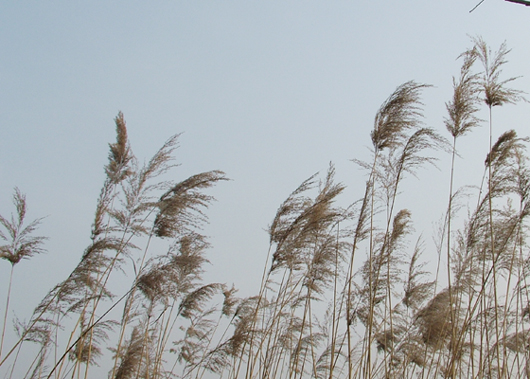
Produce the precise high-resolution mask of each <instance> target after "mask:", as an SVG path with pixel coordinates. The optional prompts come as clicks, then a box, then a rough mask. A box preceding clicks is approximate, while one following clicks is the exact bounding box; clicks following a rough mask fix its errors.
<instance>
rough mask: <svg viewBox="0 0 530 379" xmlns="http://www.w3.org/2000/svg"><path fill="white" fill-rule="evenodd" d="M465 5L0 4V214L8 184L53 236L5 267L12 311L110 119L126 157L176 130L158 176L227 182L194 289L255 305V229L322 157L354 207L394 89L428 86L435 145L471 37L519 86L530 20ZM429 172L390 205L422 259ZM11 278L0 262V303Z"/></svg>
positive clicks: (77, 199) (102, 151)
mask: <svg viewBox="0 0 530 379" xmlns="http://www.w3.org/2000/svg"><path fill="white" fill-rule="evenodd" d="M477 3H478V1H477V0H446V1H424V0H423V1H420V0H402V1H399V2H397V1H382V0H377V1H374V0H356V1H352V0H350V1H343V0H333V1H313V0H310V1H290V0H282V1H274V0H270V1H235V0H234V1H230V0H228V1H203V0H198V1H176V0H174V1H149V2H146V1H134V0H128V1H118V0H116V1H97V0H94V1H90V2H82V1H71V0H69V1H54V0H50V1H40V2H36V1H2V2H1V3H0V86H1V88H2V91H0V178H1V180H0V214H2V215H4V216H9V214H10V213H11V212H13V206H12V201H11V199H12V194H13V189H14V187H18V188H20V190H21V191H22V192H24V193H26V195H27V201H28V208H29V213H28V218H29V219H32V218H37V217H45V219H44V220H43V222H42V226H41V228H40V229H39V231H38V234H39V235H45V236H47V237H48V238H49V239H48V240H47V241H46V245H45V247H46V249H47V253H46V254H43V255H41V256H38V257H35V258H32V259H31V260H29V261H23V262H21V263H20V264H19V265H18V266H17V268H16V272H15V278H14V283H13V286H14V291H15V292H16V293H18V294H19V296H17V297H16V298H15V299H13V302H12V309H13V312H14V313H12V314H11V316H12V315H14V314H16V315H17V316H18V317H20V318H22V319H23V318H28V317H29V316H30V313H31V311H32V309H33V307H34V306H35V305H36V304H37V303H38V301H40V299H41V298H42V297H43V296H44V295H45V294H46V292H47V291H48V290H49V289H50V288H51V287H53V285H54V284H56V283H57V282H59V281H60V280H62V279H64V278H66V277H67V276H68V274H69V273H70V272H71V270H72V269H73V268H74V267H75V265H76V263H77V262H78V261H79V259H80V257H81V254H82V252H83V250H84V248H85V247H86V246H87V245H88V243H89V237H90V227H91V223H92V220H93V214H94V209H95V205H96V199H97V197H98V195H99V191H100V188H101V185H102V184H103V181H104V171H103V166H104V165H105V164H106V162H107V155H108V143H112V142H113V141H114V139H115V125H114V121H113V119H114V117H116V115H117V114H118V112H119V111H121V112H123V114H124V116H125V119H126V121H127V125H128V133H129V137H130V142H131V146H132V148H133V151H134V152H135V154H136V156H137V157H138V158H139V159H140V161H144V160H148V159H149V158H150V157H151V156H152V155H153V154H154V153H155V152H156V150H157V149H158V148H159V147H160V146H161V145H162V144H163V143H164V142H165V141H166V140H167V139H168V138H169V137H170V136H172V135H174V134H177V133H182V134H181V136H180V137H179V144H180V147H179V149H178V150H177V151H176V159H177V162H178V163H179V164H180V166H179V167H178V168H177V169H176V170H175V171H174V176H173V177H172V179H174V180H183V179H185V178H187V177H188V176H190V175H193V174H196V173H199V172H203V171H209V170H214V169H219V170H223V171H224V172H225V173H226V175H227V177H229V178H230V179H231V181H229V182H223V183H219V184H218V185H217V187H216V188H215V189H213V190H211V191H209V194H211V195H213V196H215V197H216V199H217V201H216V202H215V203H213V204H212V206H211V208H210V209H209V210H208V212H207V214H208V216H209V218H210V223H209V224H208V225H207V226H206V227H205V230H204V232H205V233H206V234H208V235H209V236H210V242H211V244H212V248H211V250H210V252H209V255H208V257H209V259H210V261H211V265H210V267H208V273H207V274H206V279H208V280H212V281H219V282H225V283H234V284H235V286H236V287H238V288H240V294H241V295H242V296H249V295H252V294H254V293H256V292H257V291H258V289H259V279H260V275H261V270H262V269H263V265H264V264H265V258H266V254H267V248H268V236H267V233H266V229H267V226H268V225H269V224H270V222H271V221H272V219H273V217H274V214H275V212H276V210H277V208H278V206H279V205H280V203H281V202H282V201H283V200H284V199H285V198H286V197H287V196H288V195H289V193H290V192H291V191H293V190H294V189H295V188H296V187H297V186H298V185H299V184H300V183H301V182H302V181H303V180H305V179H306V178H308V177H309V176H311V175H312V174H314V173H316V172H321V173H325V171H326V170H327V168H328V165H329V163H330V162H333V163H334V164H335V166H336V169H337V180H338V181H340V182H342V183H344V184H345V185H346V186H347V190H346V191H345V194H344V200H343V201H344V202H345V203H352V202H354V201H355V200H357V199H359V198H360V197H362V195H363V190H364V181H365V180H366V177H365V176H364V173H363V172H362V171H361V170H359V168H358V166H356V165H355V164H354V163H353V162H352V161H351V160H352V159H367V158H368V157H369V154H370V150H369V149H370V137H369V135H370V134H369V133H370V130H371V128H372V127H373V118H374V115H375V113H376V111H377V110H378V108H379V106H380V105H381V103H382V102H383V101H384V100H385V99H386V98H387V97H388V96H389V95H390V94H391V93H392V91H393V90H394V89H395V88H396V87H397V86H398V85H400V84H402V83H404V82H406V81H408V80H415V81H417V82H419V83H427V84H430V85H432V87H430V88H428V89H426V90H425V92H424V96H423V102H424V104H425V116H426V118H425V124H426V126H429V127H433V128H435V129H436V130H438V131H439V132H440V133H442V134H444V133H445V134H444V135H446V136H447V133H446V132H445V131H444V124H443V118H444V116H445V102H446V101H448V100H449V99H450V97H451V91H452V76H454V75H457V74H458V72H459V64H460V63H459V61H457V60H456V58H457V57H458V55H459V54H460V53H461V52H463V51H464V50H465V49H466V48H468V47H470V46H471V45H472V42H471V38H473V37H477V36H480V37H482V38H483V39H484V40H485V41H486V42H487V43H488V44H489V45H490V46H491V47H492V48H493V49H494V50H495V49H497V48H498V47H499V46H500V44H501V43H502V42H504V41H506V43H507V44H508V47H509V48H511V49H512V51H511V52H510V54H509V56H508V59H509V64H508V65H507V66H506V68H505V74H506V76H507V77H512V76H521V77H520V78H518V79H517V81H515V82H514V86H515V87H517V88H518V89H521V90H523V91H526V92H530V69H529V67H530V66H529V63H530V44H529V42H528V36H529V35H530V8H527V7H524V6H522V5H518V4H513V3H509V2H506V1H502V0H486V1H484V3H483V4H481V5H480V6H479V7H478V8H477V9H476V10H474V11H473V12H472V13H470V12H469V11H470V10H471V9H472V8H473V7H474V6H475V5H476V4H477ZM482 116H484V117H485V114H482ZM529 116H530V104H521V105H519V106H510V105H508V106H506V107H503V108H502V109H499V110H496V113H495V115H494V117H495V120H496V127H497V129H496V130H495V131H494V134H495V136H498V135H500V134H501V133H502V132H504V131H505V130H507V129H512V128H513V129H516V130H517V131H518V133H519V134H520V135H521V136H527V135H530V128H529V127H528V126H529V123H530V117H529ZM487 146H488V133H487V128H486V127H483V128H481V130H480V131H477V132H474V133H473V135H472V136H467V137H465V138H464V139H463V140H462V149H461V159H460V162H459V166H458V167H459V169H458V170H457V173H456V181H457V184H458V185H459V186H461V185H468V184H473V185H477V180H479V179H480V176H481V174H482V171H481V170H482V168H481V167H482V166H481V165H482V164H483V161H484V157H485V155H486V152H487ZM438 167H439V169H435V168H429V169H426V170H423V171H420V172H419V174H418V176H419V178H420V179H419V180H418V179H414V178H409V179H407V182H406V184H405V187H403V188H404V193H405V194H406V195H405V196H404V201H403V204H401V205H403V206H406V207H408V208H410V209H412V212H413V219H415V220H416V219H417V220H418V221H415V229H416V231H417V233H420V234H422V235H423V236H424V237H425V240H426V241H427V252H426V254H427V259H429V260H435V256H434V252H433V248H432V241H431V237H430V236H431V234H432V232H433V222H435V221H436V220H437V219H439V218H440V217H441V215H442V214H443V210H444V206H445V204H446V200H447V196H448V184H447V183H448V177H449V171H448V168H449V156H448V155H440V161H439V164H438ZM9 268H10V267H9V264H8V262H0V281H1V282H2V283H0V299H3V298H4V295H5V291H6V283H7V275H8V273H9ZM2 304H3V300H2ZM2 307H3V305H2V306H0V309H2Z"/></svg>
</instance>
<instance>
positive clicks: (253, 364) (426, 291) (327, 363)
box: [0, 38, 530, 379]
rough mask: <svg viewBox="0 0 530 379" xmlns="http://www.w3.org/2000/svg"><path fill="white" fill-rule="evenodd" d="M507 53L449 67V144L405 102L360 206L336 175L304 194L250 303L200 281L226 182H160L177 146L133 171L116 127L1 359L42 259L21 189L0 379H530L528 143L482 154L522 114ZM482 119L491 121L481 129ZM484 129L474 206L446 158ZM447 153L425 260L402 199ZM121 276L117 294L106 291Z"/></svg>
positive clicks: (0, 252) (377, 148) (398, 93)
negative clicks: (90, 215)
mask: <svg viewBox="0 0 530 379" xmlns="http://www.w3.org/2000/svg"><path fill="white" fill-rule="evenodd" d="M508 53H509V50H508V49H507V47H506V45H505V44H502V45H501V47H500V48H499V49H498V50H497V51H496V52H493V51H492V50H491V49H490V48H489V47H488V46H487V45H486V44H485V42H484V41H483V40H482V39H480V38H475V39H473V41H472V46H471V47H470V48H469V49H467V50H465V51H464V53H462V54H461V55H460V56H459V57H458V58H459V59H460V61H461V63H462V65H461V68H460V72H459V74H458V75H456V76H455V77H454V78H453V94H452V97H451V99H450V100H449V101H448V102H447V103H446V104H445V105H446V109H447V116H446V117H445V119H444V120H443V122H444V124H445V129H446V131H447V132H449V135H450V138H449V139H446V138H444V137H442V136H441V134H439V133H438V132H437V131H435V130H434V129H432V128H430V127H426V126H425V124H424V117H423V107H424V105H423V103H422V100H421V95H422V92H423V91H425V90H428V89H429V88H430V86H429V85H426V84H420V83H417V82H414V81H408V82H406V83H403V84H402V85H400V86H398V87H397V88H396V90H395V91H394V92H393V93H392V94H391V95H390V96H389V97H388V98H387V99H386V100H385V101H383V103H382V105H381V107H380V108H379V110H378V111H377V113H376V116H375V119H374V124H373V128H372V130H371V132H370V140H371V145H372V151H371V156H370V158H369V160H368V161H367V162H365V161H362V160H357V159H355V160H354V162H355V163H356V164H357V165H359V166H360V167H361V169H363V170H364V174H365V179H364V181H365V186H364V192H363V193H361V194H360V197H359V198H358V199H354V201H351V202H350V201H348V200H347V199H344V190H345V188H346V186H345V185H344V184H342V183H340V182H338V181H337V180H336V176H337V173H336V171H335V168H334V166H333V165H332V164H330V166H329V168H328V170H327V172H326V173H324V174H323V175H321V174H319V173H317V174H315V175H312V176H311V177H309V178H308V179H306V180H305V181H303V182H302V183H301V184H300V185H299V186H298V187H297V188H296V189H295V190H294V191H293V192H292V193H291V194H290V195H288V197H287V199H286V200H285V201H284V202H283V203H281V204H280V206H279V208H278V209H277V211H276V213H275V215H274V217H273V218H272V221H271V223H270V225H269V227H268V229H267V233H268V236H269V247H268V251H267V254H266V259H265V262H264V266H263V274H262V281H261V285H260V288H258V289H257V292H256V294H255V295H254V296H250V297H246V298H239V297H237V289H236V288H235V287H234V286H228V285H226V284H224V283H207V282H204V281H203V279H202V276H203V273H204V270H205V267H206V265H207V264H208V263H209V261H208V256H207V253H208V250H209V249H211V248H212V246H210V244H209V242H208V238H207V237H206V236H205V235H203V234H202V226H203V225H204V223H205V222H207V215H206V210H207V208H208V207H209V206H210V204H211V203H212V201H213V200H214V199H213V197H212V196H211V195H209V194H208V190H209V189H210V188H211V187H213V186H214V185H216V184H218V183H219V182H222V181H225V180H227V178H226V176H225V174H224V173H223V172H221V171H218V170H213V171H208V172H203V173H199V174H196V175H192V176H191V177H189V178H185V179H183V180H179V181H168V180H163V178H165V177H167V176H166V175H167V174H170V173H171V172H172V171H173V169H174V168H175V167H176V166H177V165H176V164H175V163H174V161H173V158H172V157H173V153H174V151H175V149H177V148H178V140H179V135H175V136H173V137H171V138H170V139H168V140H167V141H166V143H165V144H163V145H162V147H161V148H160V149H159V150H158V151H157V152H156V153H155V154H154V156H153V157H152V158H151V159H150V160H149V161H147V163H145V164H143V165H142V164H139V162H138V159H137V158H136V157H135V155H134V153H133V150H132V147H131V144H130V142H129V139H128V134H127V125H126V122H125V119H124V116H123V115H122V114H121V113H119V114H118V116H117V117H116V119H115V127H116V141H115V142H114V143H111V144H110V145H109V156H108V158H109V160H108V163H107V164H106V165H105V168H104V172H105V179H104V182H103V186H102V189H101V192H100V195H99V198H98V200H97V203H96V210H95V215H94V221H93V225H92V230H91V231H90V244H89V246H87V248H86V249H85V250H84V251H83V252H82V253H81V254H80V261H79V263H78V264H77V266H76V267H74V269H73V270H72V272H71V274H70V275H69V276H68V277H67V278H66V279H64V280H62V281H61V282H59V283H58V284H57V285H56V286H55V287H54V288H52V289H51V290H50V291H49V292H48V293H47V295H46V296H45V297H44V299H43V300H42V301H41V302H40V303H39V304H38V305H37V307H36V308H35V310H34V312H33V314H32V315H31V317H30V319H29V321H27V322H24V323H23V322H16V323H15V326H16V329H17V332H18V341H17V342H15V343H14V344H13V345H12V346H10V347H9V348H8V349H5V350H4V349H3V346H4V335H5V334H6V333H7V331H8V328H7V327H6V325H7V324H8V320H7V319H8V310H9V300H10V296H11V282H12V275H13V269H14V267H15V265H17V264H18V263H19V262H20V261H21V260H22V259H29V258H31V257H32V256H34V255H35V254H39V253H42V252H44V245H43V243H44V241H45V238H44V237H37V236H34V233H35V232H36V229H37V227H38V225H39V224H40V222H41V221H42V220H41V219H37V220H35V221H33V222H31V223H29V224H26V220H25V214H26V199H25V197H24V195H22V193H21V192H20V191H19V190H18V189H15V194H14V197H13V199H14V204H15V208H16V214H15V215H14V216H12V217H11V218H10V219H8V218H5V217H1V216H0V226H1V228H2V229H0V238H1V239H2V241H4V242H5V244H4V245H2V246H0V257H1V258H3V259H4V260H5V261H7V262H9V263H10V264H11V276H10V278H9V279H8V291H7V298H6V305H5V310H4V320H3V324H2V340H1V342H0V370H3V371H2V372H3V373H4V376H5V377H14V376H15V375H17V374H16V373H18V372H22V374H20V375H22V376H21V377H24V378H61V379H62V378H72V379H73V378H89V377H94V376H95V375H96V374H95V370H94V369H93V367H94V366H95V365H104V366H105V369H107V370H108V376H109V377H110V378H121V379H125V378H173V377H178V378H189V379H203V378H212V377H221V378H228V379H239V378H245V379H258V378H263V379H264V378H267V379H269V378H270V379H276V378H289V379H302V378H318V379H334V378H348V379H353V378H457V377H473V378H493V377H495V378H509V377H524V376H528V375H529V374H530V360H529V357H530V351H529V344H528V339H529V331H530V294H529V275H530V264H529V262H530V255H529V254H528V248H527V247H528V246H527V229H528V220H527V218H528V216H529V215H530V169H529V167H528V156H527V151H526V148H527V144H528V142H529V140H528V139H527V138H524V137H520V136H518V135H517V134H516V132H515V131H513V130H508V131H505V132H504V133H501V134H500V136H499V137H498V138H497V139H496V142H493V141H494V140H493V135H494V132H493V121H492V117H491V116H492V114H493V112H492V109H493V108H494V107H498V106H502V105H505V104H515V103H518V102H520V101H522V100H524V98H523V93H522V92H521V91H519V90H516V89H513V88H511V87H510V86H511V85H512V82H513V81H514V80H515V79H516V78H513V77H512V78H509V79H502V71H503V69H504V68H505V65H506V63H507V58H506V57H507V55H508ZM484 104H485V105H486V108H487V111H488V114H489V119H488V120H487V121H483V120H481V119H480V118H479V117H478V116H477V115H478V112H479V111H480V109H481V105H484ZM486 122H487V123H489V132H488V133H489V137H490V144H489V146H488V147H486V146H485V147H484V151H485V154H484V156H483V157H482V158H480V159H481V161H483V162H484V177H483V180H482V183H478V185H479V187H480V188H481V189H480V191H479V192H478V194H476V195H475V196H474V197H470V196H471V195H468V197H467V198H465V197H464V196H462V194H463V193H464V192H466V188H467V187H463V188H455V187H456V185H455V175H456V173H457V172H458V170H459V166H458V158H459V150H457V148H458V149H460V148H462V147H465V144H463V143H461V139H463V138H465V137H467V135H468V134H470V133H471V132H473V133H480V131H478V128H479V126H480V125H482V124H483V123H486ZM441 153H448V155H449V157H450V158H448V159H449V160H450V166H449V167H450V171H449V172H448V173H447V175H448V178H449V183H448V187H449V188H448V189H449V193H448V200H447V207H446V210H445V211H444V215H443V216H442V222H441V226H440V235H439V236H438V240H437V242H436V249H432V248H431V247H430V245H429V244H428V243H427V242H426V238H424V237H422V236H420V237H417V236H415V229H414V223H413V220H414V214H412V212H411V211H410V210H408V209H406V208H400V207H399V204H400V198H401V196H403V193H402V189H403V183H404V181H406V180H409V177H411V176H413V177H419V176H420V173H419V169H420V168H422V167H424V166H427V165H434V164H436V161H437V159H436V158H435V157H438V159H440V158H439V157H440V156H441ZM441 175H445V173H441ZM405 195H406V194H405ZM465 199H468V200H467V202H466V201H465ZM465 210H467V214H465V213H466V212H465ZM458 218H460V219H461V220H462V221H460V222H456V220H457V219H458ZM155 241H156V242H155ZM434 254H438V257H437V266H436V268H435V272H433V273H430V272H428V270H427V267H428V266H427V265H426V261H427V260H428V258H427V257H433V256H434ZM431 260H432V259H431ZM442 262H443V263H445V264H442ZM120 272H123V273H126V274H127V277H128V278H130V281H129V283H128V286H127V287H126V289H123V288H121V289H120V288H115V287H114V286H113V283H114V282H113V279H114V278H116V277H117V275H120V274H119V273H120ZM31 344H34V345H36V348H35V347H33V348H32V347H31V346H30V345H31ZM6 351H7V352H6ZM31 351H33V352H34V353H33V358H31V359H30V361H28V362H21V360H20V357H22V356H29V354H30V353H31ZM109 352H110V353H109ZM109 357H110V358H109ZM20 375H19V376H20Z"/></svg>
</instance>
